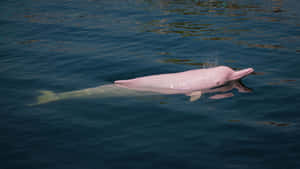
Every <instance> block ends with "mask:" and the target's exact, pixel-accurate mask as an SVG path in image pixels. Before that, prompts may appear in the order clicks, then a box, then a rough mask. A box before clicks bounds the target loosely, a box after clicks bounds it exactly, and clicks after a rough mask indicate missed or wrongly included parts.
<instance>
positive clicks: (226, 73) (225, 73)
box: [213, 66, 254, 86]
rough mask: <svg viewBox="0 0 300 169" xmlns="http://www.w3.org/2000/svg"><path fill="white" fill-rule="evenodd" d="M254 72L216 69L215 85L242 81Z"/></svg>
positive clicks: (220, 67)
mask: <svg viewBox="0 0 300 169" xmlns="http://www.w3.org/2000/svg"><path fill="white" fill-rule="evenodd" d="M253 71H254V70H253V68H247V69H242V70H239V71H234V70H233V69H231V68H230V67H227V66H218V67H216V68H215V73H214V75H213V76H214V79H215V84H216V85H217V86H220V85H224V84H226V83H227V82H229V81H234V80H238V79H242V78H243V77H245V76H247V75H249V74H251V73H252V72H253Z"/></svg>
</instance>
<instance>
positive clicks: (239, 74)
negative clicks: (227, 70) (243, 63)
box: [232, 68, 254, 80]
mask: <svg viewBox="0 0 300 169" xmlns="http://www.w3.org/2000/svg"><path fill="white" fill-rule="evenodd" d="M253 72H254V69H253V68H247V69H242V70H239V71H236V72H234V73H233V75H232V80H237V79H241V78H243V77H245V76H248V75H249V74H251V73H253Z"/></svg>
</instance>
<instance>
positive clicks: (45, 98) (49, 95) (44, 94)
mask: <svg viewBox="0 0 300 169" xmlns="http://www.w3.org/2000/svg"><path fill="white" fill-rule="evenodd" d="M40 93H41V95H40V96H38V97H37V102H36V103H34V104H29V106H34V105H39V104H45V103H49V102H53V101H56V100H58V96H57V94H55V93H54V92H52V91H49V90H41V91H40Z"/></svg>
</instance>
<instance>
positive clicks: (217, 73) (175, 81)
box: [114, 66, 254, 101]
mask: <svg viewBox="0 0 300 169" xmlns="http://www.w3.org/2000/svg"><path fill="white" fill-rule="evenodd" d="M253 71H254V70H253V69H252V68H247V69H243V70H239V71H234V70H232V69H231V68H229V67H227V66H218V67H214V68H207V69H195V70H189V71H185V72H179V73H167V74H160V75H151V76H145V77H139V78H134V79H129V80H117V81H115V82H114V83H115V85H116V86H118V87H123V88H128V89H133V90H138V91H151V92H157V93H162V94H186V95H188V96H191V101H194V100H197V99H198V98H200V96H201V93H203V91H205V90H208V89H212V88H215V87H218V86H221V85H224V84H226V83H227V82H230V81H235V80H238V79H241V78H243V77H245V76H247V75H249V74H251V73H252V72H253Z"/></svg>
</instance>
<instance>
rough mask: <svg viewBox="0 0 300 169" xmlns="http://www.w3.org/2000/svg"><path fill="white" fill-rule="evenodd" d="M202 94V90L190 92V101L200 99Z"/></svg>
mask: <svg viewBox="0 0 300 169" xmlns="http://www.w3.org/2000/svg"><path fill="white" fill-rule="evenodd" d="M201 95H202V92H201V91H195V92H192V93H190V94H188V95H187V96H190V102H194V101H196V100H198V99H200V97H201Z"/></svg>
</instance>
